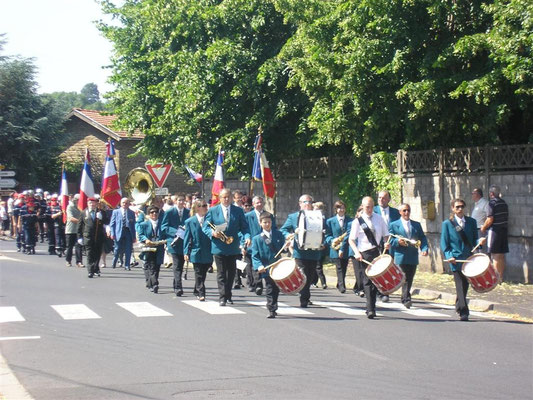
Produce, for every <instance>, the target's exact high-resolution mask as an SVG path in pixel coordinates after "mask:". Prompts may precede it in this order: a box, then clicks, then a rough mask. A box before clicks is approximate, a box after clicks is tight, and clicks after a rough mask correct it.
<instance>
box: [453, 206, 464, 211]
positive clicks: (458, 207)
mask: <svg viewBox="0 0 533 400" xmlns="http://www.w3.org/2000/svg"><path fill="white" fill-rule="evenodd" d="M455 208H456V209H457V210H459V209H461V208H465V206H455Z"/></svg>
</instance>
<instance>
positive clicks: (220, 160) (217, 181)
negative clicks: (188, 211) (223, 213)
mask: <svg viewBox="0 0 533 400" xmlns="http://www.w3.org/2000/svg"><path fill="white" fill-rule="evenodd" d="M223 164H224V152H223V151H222V150H220V151H219V152H218V157H217V165H216V169H215V178H214V179H213V187H212V188H211V194H212V197H211V206H214V205H217V204H218V202H219V200H218V195H219V193H220V191H221V190H222V189H224V169H223V167H222V165H223Z"/></svg>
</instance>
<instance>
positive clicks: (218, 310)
mask: <svg viewBox="0 0 533 400" xmlns="http://www.w3.org/2000/svg"><path fill="white" fill-rule="evenodd" d="M182 303H184V304H187V305H189V306H192V307H195V308H198V309H199V310H202V311H205V312H206V313H208V314H213V315H222V314H246V313H245V312H244V311H241V310H237V309H236V308H233V307H228V306H226V307H220V306H219V304H218V302H216V301H199V300H184V301H182Z"/></svg>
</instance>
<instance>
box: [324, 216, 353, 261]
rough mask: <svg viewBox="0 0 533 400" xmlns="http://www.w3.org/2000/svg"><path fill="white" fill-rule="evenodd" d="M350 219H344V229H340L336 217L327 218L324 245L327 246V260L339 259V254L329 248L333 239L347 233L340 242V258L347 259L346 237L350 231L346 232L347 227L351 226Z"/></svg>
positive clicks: (346, 217)
mask: <svg viewBox="0 0 533 400" xmlns="http://www.w3.org/2000/svg"><path fill="white" fill-rule="evenodd" d="M351 222H352V219H351V218H350V217H348V216H345V217H344V227H343V228H342V229H341V226H340V225H339V220H338V219H337V216H336V215H335V216H334V217H331V218H329V219H328V220H327V221H326V243H327V244H328V246H329V258H339V252H338V251H337V250H335V249H334V248H333V247H332V246H331V242H333V239H335V238H336V237H339V236H341V235H342V234H343V233H345V232H348V233H347V234H346V236H345V237H344V239H343V241H342V245H341V248H340V250H342V258H343V259H347V258H348V247H349V245H348V236H349V234H350V231H349V230H348V228H349V226H351Z"/></svg>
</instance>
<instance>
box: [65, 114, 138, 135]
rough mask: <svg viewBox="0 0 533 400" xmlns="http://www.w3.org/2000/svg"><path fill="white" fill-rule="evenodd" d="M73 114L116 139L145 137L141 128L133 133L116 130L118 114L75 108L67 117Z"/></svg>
mask: <svg viewBox="0 0 533 400" xmlns="http://www.w3.org/2000/svg"><path fill="white" fill-rule="evenodd" d="M73 116H76V117H78V118H80V119H82V120H84V121H85V122H87V123H89V124H91V125H92V126H94V127H95V128H97V129H99V130H101V131H102V132H104V133H105V134H107V135H109V136H111V137H113V138H114V139H116V140H122V139H125V140H141V139H142V138H144V134H142V133H141V131H139V130H136V131H135V132H134V133H132V134H130V133H128V132H127V131H117V130H114V128H113V122H114V121H115V120H116V119H117V116H116V115H113V114H107V113H105V112H104V111H97V110H85V109H82V108H73V109H72V111H71V112H70V114H69V115H68V117H67V119H70V118H72V117H73Z"/></svg>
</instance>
